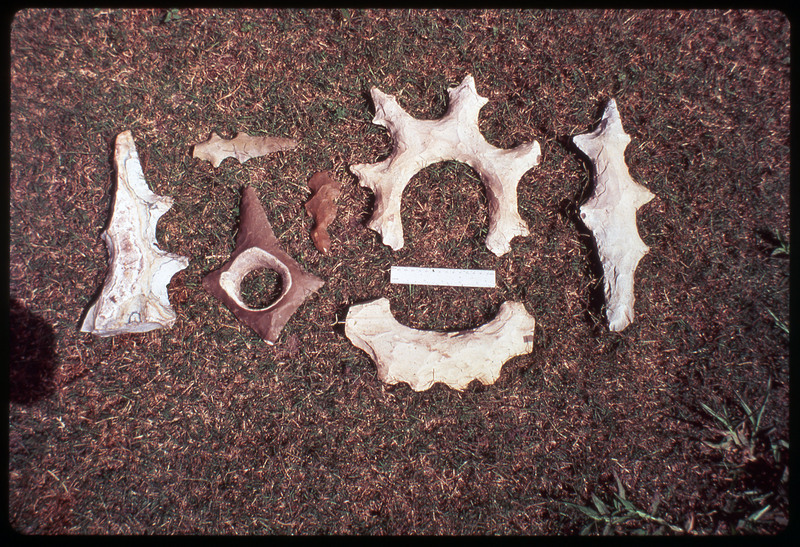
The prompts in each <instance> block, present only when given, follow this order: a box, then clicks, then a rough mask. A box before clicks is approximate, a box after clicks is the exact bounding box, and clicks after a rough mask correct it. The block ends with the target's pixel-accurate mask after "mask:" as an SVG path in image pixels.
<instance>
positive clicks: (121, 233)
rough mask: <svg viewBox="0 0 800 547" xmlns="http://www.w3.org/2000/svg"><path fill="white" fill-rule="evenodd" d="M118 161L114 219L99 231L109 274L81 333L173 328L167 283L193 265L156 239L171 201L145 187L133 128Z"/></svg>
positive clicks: (121, 138)
mask: <svg viewBox="0 0 800 547" xmlns="http://www.w3.org/2000/svg"><path fill="white" fill-rule="evenodd" d="M114 161H115V163H116V167H117V190H116V193H115V195H114V205H113V208H112V211H111V220H110V221H109V224H108V228H106V230H105V231H103V233H102V234H101V237H102V238H103V241H105V243H106V246H107V247H108V255H109V257H108V273H107V274H106V279H105V282H104V283H103V289H102V291H101V292H100V295H99V296H98V297H97V300H95V302H94V304H92V306H91V307H90V308H89V310H88V311H87V312H86V317H85V318H84V321H83V324H82V325H81V331H82V332H90V333H92V334H96V335H98V336H115V335H117V334H124V333H129V332H146V331H150V330H153V329H160V328H167V327H171V326H172V325H173V324H174V323H175V319H176V317H175V312H174V311H173V309H172V306H170V303H169V298H168V296H167V285H168V284H169V282H170V280H171V279H172V276H174V275H175V274H176V273H177V272H179V271H181V270H183V269H184V268H186V267H187V266H188V265H189V259H188V258H186V257H184V256H179V255H176V254H172V253H168V252H166V251H163V250H161V249H160V248H159V247H158V245H157V244H156V224H158V219H159V218H161V216H162V215H163V214H164V213H166V212H167V211H169V209H170V208H171V207H172V203H173V200H172V198H171V197H168V196H159V195H157V194H155V193H153V192H152V191H151V190H150V188H149V187H148V186H147V181H145V178H144V173H143V171H142V165H141V163H140V162H139V154H138V152H137V151H136V145H135V143H134V141H133V135H132V134H131V132H130V131H125V132H123V133H120V134H119V135H117V140H116V146H115V150H114Z"/></svg>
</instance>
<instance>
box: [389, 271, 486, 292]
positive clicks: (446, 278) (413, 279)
mask: <svg viewBox="0 0 800 547" xmlns="http://www.w3.org/2000/svg"><path fill="white" fill-rule="evenodd" d="M389 282H390V283H398V284H402V285H445V286H448V287H489V288H494V287H495V286H496V281H495V277H494V270H456V269H453V268H414V267H411V266H392V269H391V273H390V278H389Z"/></svg>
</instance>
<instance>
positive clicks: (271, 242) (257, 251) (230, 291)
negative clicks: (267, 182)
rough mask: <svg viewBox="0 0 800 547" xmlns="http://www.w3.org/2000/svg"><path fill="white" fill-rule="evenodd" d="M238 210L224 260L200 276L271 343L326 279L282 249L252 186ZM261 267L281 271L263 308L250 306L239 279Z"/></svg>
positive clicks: (219, 296)
mask: <svg viewBox="0 0 800 547" xmlns="http://www.w3.org/2000/svg"><path fill="white" fill-rule="evenodd" d="M240 210H241V216H240V221H239V233H238V234H237V235H236V248H235V249H234V251H233V254H231V257H230V259H229V260H228V262H226V263H225V264H224V265H223V266H222V267H221V268H219V269H218V270H215V271H213V272H211V273H210V274H208V275H207V276H205V277H204V278H203V287H205V289H206V290H207V291H208V292H209V293H211V294H212V295H213V296H215V297H216V298H217V299H219V300H220V301H222V303H224V304H225V305H226V306H227V307H228V309H230V310H231V311H232V312H233V314H234V315H235V316H236V317H237V318H238V319H239V320H240V321H242V322H243V323H244V324H246V325H247V326H249V327H250V328H252V329H253V330H254V331H256V332H257V333H258V335H259V336H261V338H263V339H264V341H265V342H266V343H267V344H269V345H273V344H275V342H276V341H277V339H278V337H279V336H280V333H281V330H283V327H284V325H286V323H287V322H288V321H289V318H290V317H291V316H292V314H293V313H294V312H295V311H296V310H297V308H299V307H300V306H301V305H302V304H303V302H304V301H305V299H306V298H308V297H309V296H310V295H312V294H313V293H315V292H317V291H318V290H319V288H320V287H322V285H324V284H325V282H324V281H322V279H320V278H318V277H317V276H315V275H312V274H310V273H308V272H306V271H304V270H303V269H302V267H301V266H300V264H298V263H297V262H296V261H295V260H294V259H293V258H292V257H290V256H289V255H288V254H286V253H285V252H284V251H283V250H281V248H280V245H279V243H278V239H277V238H276V237H275V234H274V233H273V231H272V226H270V224H269V221H268V220H267V214H266V212H265V211H264V208H263V207H262V205H261V202H260V201H259V199H258V196H257V195H256V192H255V190H253V188H251V187H249V186H247V187H245V189H244V193H243V195H242V204H241V207H240ZM262 268H267V269H269V270H273V271H275V272H277V273H278V275H280V277H281V283H282V291H281V295H280V297H278V299H277V300H276V301H275V302H273V303H272V304H270V305H269V306H267V307H266V308H261V309H254V308H251V307H249V306H248V305H247V304H245V303H244V302H243V301H242V293H241V285H242V279H244V277H245V276H246V275H247V274H248V273H250V272H252V271H255V270H259V269H262Z"/></svg>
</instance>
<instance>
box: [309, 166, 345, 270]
mask: <svg viewBox="0 0 800 547" xmlns="http://www.w3.org/2000/svg"><path fill="white" fill-rule="evenodd" d="M308 187H309V188H311V191H312V192H313V195H312V196H311V199H310V200H308V202H307V203H306V212H308V214H309V215H311V216H312V217H313V218H314V228H313V229H312V230H311V239H312V240H313V241H314V245H316V247H317V249H319V252H321V253H322V254H326V255H327V254H330V252H331V236H330V235H329V234H328V226H330V224H331V223H332V222H333V221H334V220H335V219H336V212H337V207H336V198H338V197H339V194H341V193H342V183H340V182H339V181H338V180H334V179H333V177H331V172H330V171H320V172H319V173H316V174H315V175H314V176H313V177H311V179H310V180H309V181H308Z"/></svg>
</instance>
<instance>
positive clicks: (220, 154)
mask: <svg viewBox="0 0 800 547" xmlns="http://www.w3.org/2000/svg"><path fill="white" fill-rule="evenodd" d="M296 146H297V141H295V140H294V139H285V138H283V137H255V136H252V135H247V134H246V133H237V135H236V137H234V138H232V139H223V138H222V137H220V136H219V135H217V134H216V133H215V132H213V131H212V132H211V136H210V137H209V138H208V140H207V141H204V142H201V143H197V144H195V145H194V151H193V153H192V155H193V157H195V158H198V159H201V160H207V161H210V162H211V164H212V165H213V166H214V167H219V165H220V164H221V163H222V161H223V160H225V159H226V158H236V159H237V160H238V161H239V163H244V162H246V161H247V160H249V159H251V158H258V157H260V156H266V155H268V154H272V153H273V152H281V151H283V150H291V149H292V148H295V147H296Z"/></svg>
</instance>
